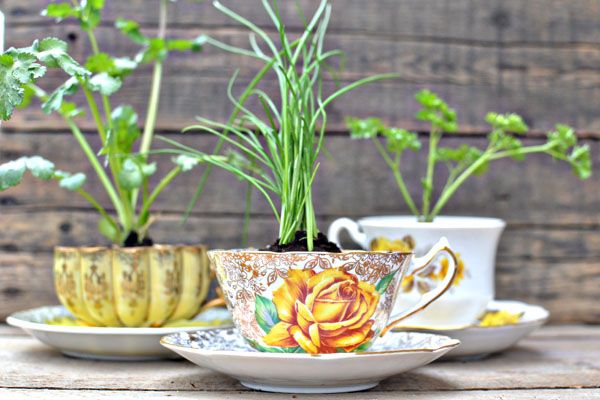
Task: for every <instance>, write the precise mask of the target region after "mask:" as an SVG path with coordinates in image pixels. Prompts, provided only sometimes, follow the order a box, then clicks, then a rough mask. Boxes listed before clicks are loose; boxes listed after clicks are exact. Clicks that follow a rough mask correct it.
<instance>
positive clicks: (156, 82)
mask: <svg viewBox="0 0 600 400" xmlns="http://www.w3.org/2000/svg"><path fill="white" fill-rule="evenodd" d="M167 3H168V0H160V11H159V17H158V38H159V39H164V38H165V36H166V33H167ZM162 73H163V61H162V60H160V59H159V60H156V61H155V62H154V69H153V71H152V84H151V88H150V100H149V102H148V110H147V111H146V121H145V122H144V133H143V134H142V142H141V144H140V153H141V155H142V156H143V157H145V158H146V157H147V155H148V151H150V146H151V145H152V137H153V136H154V128H155V127H156V118H157V114H158V103H159V100H160V86H161V81H162ZM138 195H139V189H135V190H134V191H133V192H132V195H131V199H132V200H131V203H132V204H133V205H134V206H135V204H137V200H138Z"/></svg>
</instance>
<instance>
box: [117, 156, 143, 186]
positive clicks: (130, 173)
mask: <svg viewBox="0 0 600 400" xmlns="http://www.w3.org/2000/svg"><path fill="white" fill-rule="evenodd" d="M117 179H118V181H119V185H120V186H121V187H122V188H123V189H125V190H133V189H137V188H139V187H140V186H142V183H143V182H144V174H143V173H142V170H141V168H140V166H139V165H138V164H137V163H136V162H135V161H133V160H132V159H131V158H128V159H126V160H125V161H124V162H123V167H122V169H121V171H119V173H118V175H117Z"/></svg>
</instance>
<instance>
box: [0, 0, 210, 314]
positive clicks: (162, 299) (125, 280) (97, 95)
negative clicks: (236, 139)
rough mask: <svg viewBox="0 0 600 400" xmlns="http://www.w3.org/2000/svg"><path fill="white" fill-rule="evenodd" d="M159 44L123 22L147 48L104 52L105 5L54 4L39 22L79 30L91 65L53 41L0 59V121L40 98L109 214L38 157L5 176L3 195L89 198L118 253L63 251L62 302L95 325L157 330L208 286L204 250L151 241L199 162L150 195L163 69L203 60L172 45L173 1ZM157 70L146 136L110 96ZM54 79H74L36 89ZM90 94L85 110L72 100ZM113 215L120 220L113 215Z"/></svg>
mask: <svg viewBox="0 0 600 400" xmlns="http://www.w3.org/2000/svg"><path fill="white" fill-rule="evenodd" d="M157 3H160V5H159V7H158V13H159V25H158V34H157V36H156V37H149V36H146V35H145V34H144V33H143V32H142V31H141V30H140V28H139V25H138V23H137V22H135V21H132V20H123V19H119V20H117V22H116V24H115V27H116V29H118V30H119V31H121V32H122V33H123V34H124V35H125V36H126V37H127V38H129V39H130V40H132V41H133V42H134V43H136V44H138V45H139V46H140V48H141V50H140V51H139V53H137V55H135V57H133V58H127V57H122V58H120V57H115V56H112V55H109V54H107V53H105V52H102V50H101V49H100V44H99V43H98V42H97V40H96V35H95V30H96V27H97V26H98V25H99V24H100V22H101V17H102V15H101V14H102V9H103V7H104V1H102V0H101V1H78V0H74V1H73V2H72V3H51V4H49V5H48V6H47V8H46V9H44V10H43V11H42V15H45V16H47V17H50V18H55V19H56V20H57V21H62V20H67V19H69V20H73V19H74V20H76V21H77V22H78V23H79V25H80V27H81V29H82V31H83V32H84V33H85V34H86V36H87V37H88V39H89V44H90V47H91V55H90V56H89V57H87V59H86V60H85V62H83V63H79V62H77V61H76V60H74V59H73V58H72V57H71V56H70V55H69V53H68V46H67V43H65V42H64V41H62V40H60V39H57V38H54V37H48V38H44V39H41V40H36V41H34V42H33V44H32V45H31V46H30V47H26V48H19V49H15V48H11V49H8V50H6V51H5V52H4V53H2V55H1V56H0V77H1V78H0V91H1V92H2V96H1V97H0V117H1V118H2V119H4V120H6V119H8V118H10V116H11V114H12V113H13V111H14V109H15V108H17V107H21V108H23V107H28V106H29V105H30V100H31V99H32V98H36V99H38V100H40V101H41V102H42V104H41V107H42V109H43V111H44V112H46V113H47V114H50V113H56V114H58V115H60V116H61V117H62V119H63V120H64V122H65V123H66V125H67V126H68V127H69V129H70V130H71V132H72V133H73V138H74V140H75V141H76V142H77V143H78V144H79V146H80V148H81V150H82V153H83V155H84V156H85V157H86V158H87V160H88V161H89V163H90V165H91V167H92V168H93V170H94V172H95V174H96V177H97V179H98V182H99V184H100V185H101V187H102V188H104V190H105V191H106V193H107V194H108V197H109V199H110V204H109V205H105V204H101V202H100V201H98V200H97V199H96V198H95V197H94V196H93V195H92V194H91V193H90V192H88V191H87V190H86V181H87V177H86V176H85V175H84V174H83V173H73V172H65V171H61V170H58V169H57V168H56V167H55V165H54V164H53V163H52V162H50V161H48V160H45V159H43V158H41V157H39V156H33V157H23V158H20V159H18V160H15V161H11V162H7V163H5V164H3V165H2V166H0V190H5V189H7V188H9V187H11V186H14V185H16V184H18V183H19V182H20V181H21V179H22V177H23V175H24V174H25V173H26V172H30V173H31V174H32V175H33V176H34V177H36V178H39V179H41V180H45V181H50V180H54V181H56V182H57V183H58V184H59V185H60V187H62V188H64V189H66V190H70V191H73V192H74V193H76V194H78V195H80V196H82V197H83V198H84V199H85V200H86V201H87V202H88V203H89V204H90V205H91V206H92V207H93V208H94V209H95V210H96V211H97V212H98V215H99V222H98V229H99V231H100V232H101V233H102V234H103V235H104V236H106V237H107V238H108V239H109V240H110V241H111V242H112V243H113V245H114V246H113V247H112V248H109V247H92V248H57V249H56V251H55V266H54V276H55V286H56V292H57V295H58V297H59V299H60V301H61V302H62V303H63V305H64V306H65V307H67V308H68V309H69V311H71V312H72V313H73V314H74V315H75V316H76V317H78V318H79V319H81V320H83V321H84V322H86V323H88V324H92V325H106V326H123V325H125V326H148V325H152V326H160V325H162V324H164V323H165V322H168V321H170V320H174V319H184V318H190V317H192V316H193V315H195V314H196V313H197V312H198V310H199V309H200V306H201V304H202V302H203V301H204V299H205V297H206V293H207V291H208V285H209V282H210V277H209V270H208V260H207V258H206V249H205V248H204V247H203V246H160V245H153V241H152V239H151V238H150V236H149V234H148V231H149V227H150V225H151V224H152V222H153V221H154V218H153V217H152V215H151V207H152V205H153V204H154V202H155V201H156V199H157V197H158V196H159V195H160V194H161V193H162V192H163V191H164V190H165V188H166V187H167V186H168V185H169V184H170V183H171V182H172V181H173V180H174V179H175V178H176V177H177V176H178V175H179V174H181V173H182V172H184V171H187V170H190V169H191V168H193V167H194V166H195V165H196V164H198V162H199V160H198V159H197V158H194V159H191V158H186V157H183V156H181V157H177V158H174V159H173V161H174V165H173V168H172V169H171V170H170V171H169V172H168V173H167V174H166V175H165V176H163V177H162V178H161V179H160V180H159V181H158V183H157V184H156V185H155V186H154V187H151V184H150V178H151V177H152V176H153V175H155V173H156V170H157V168H156V163H155V162H152V161H151V160H150V148H151V145H152V141H153V135H154V130H155V126H156V118H157V110H158V106H159V99H160V88H161V78H162V74H163V64H164V63H165V62H166V60H167V57H168V55H169V54H170V53H172V52H190V51H199V50H201V45H202V43H203V40H204V39H203V38H202V37H199V38H197V39H195V40H187V39H178V38H177V39H175V38H167V36H166V33H167V26H166V21H167V11H168V0H160V1H159V2H157ZM143 64H151V65H152V66H153V74H152V82H151V90H150V96H149V99H148V105H147V106H148V107H147V110H146V118H145V121H143V130H142V129H140V128H139V127H138V124H139V123H140V122H141V121H139V120H138V114H137V112H136V111H135V110H134V109H133V107H131V106H130V105H118V106H116V107H115V106H114V105H113V104H112V101H111V100H112V96H113V95H114V94H115V93H116V92H117V91H118V90H119V89H120V88H121V86H122V84H123V82H124V81H125V80H126V79H127V77H128V76H129V75H130V74H131V73H133V72H134V71H135V69H136V68H137V67H138V66H141V65H143ZM47 69H60V70H62V71H63V72H64V73H65V74H66V76H67V78H66V81H65V82H64V83H63V84H62V85H60V86H59V87H57V88H56V89H55V90H54V91H52V92H50V93H47V92H46V91H44V90H42V89H41V88H40V87H39V86H38V85H37V82H38V80H40V79H41V78H42V77H43V76H44V74H45V73H46V71H47ZM77 92H80V93H83V95H84V98H85V102H86V103H85V106H82V105H79V104H76V103H74V102H72V101H70V100H68V99H69V98H70V97H71V96H73V95H74V94H75V93H77ZM85 112H87V113H89V114H90V115H91V116H92V118H93V120H94V122H95V124H96V128H97V133H98V135H99V137H100V140H101V143H102V148H101V149H93V148H92V146H91V145H90V143H89V142H88V139H87V138H86V135H84V134H83V133H82V131H81V129H80V128H79V125H78V117H80V116H81V115H82V114H83V113H85ZM111 207H112V209H114V210H115V211H114V213H113V212H111V211H109V209H110V208H111Z"/></svg>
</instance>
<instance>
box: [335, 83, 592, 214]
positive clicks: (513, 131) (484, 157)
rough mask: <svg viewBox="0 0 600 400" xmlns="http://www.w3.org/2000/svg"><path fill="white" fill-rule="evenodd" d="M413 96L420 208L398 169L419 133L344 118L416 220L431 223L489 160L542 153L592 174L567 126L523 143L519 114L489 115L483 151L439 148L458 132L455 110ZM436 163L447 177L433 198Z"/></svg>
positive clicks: (585, 151) (431, 97) (584, 149)
mask: <svg viewBox="0 0 600 400" xmlns="http://www.w3.org/2000/svg"><path fill="white" fill-rule="evenodd" d="M415 98H416V100H417V101H418V102H419V104H420V105H421V109H420V110H419V111H418V112H417V114H416V117H417V119H418V120H421V121H426V122H428V123H429V124H430V132H429V142H428V149H427V168H426V172H425V175H424V177H423V179H422V180H421V182H422V200H421V208H419V207H418V206H417V202H416V201H415V200H414V199H413V197H412V195H411V193H410V191H409V190H408V187H407V185H406V180H405V177H404V175H403V173H402V169H401V163H402V156H403V154H404V152H405V151H406V150H411V151H415V152H417V151H419V150H420V149H421V147H422V146H421V142H420V140H419V135H418V134H417V133H415V132H410V131H408V130H406V129H401V128H390V127H387V126H385V125H384V124H383V123H382V122H381V120H379V119H377V118H368V119H358V118H347V120H346V122H347V125H348V128H349V130H350V134H351V136H352V137H353V138H355V139H371V140H372V142H373V144H374V145H375V148H376V149H377V151H378V152H379V154H380V155H381V157H382V158H383V160H384V161H385V163H386V165H387V166H388V167H389V169H390V170H391V171H392V173H393V174H394V179H395V181H396V184H397V186H398V189H399V190H400V193H401V195H402V197H403V198H404V201H405V203H406V205H407V206H408V208H409V209H410V211H411V213H412V214H414V215H415V216H416V217H418V218H419V219H420V220H421V221H424V222H431V221H433V220H434V218H435V217H436V216H437V215H439V213H440V212H441V211H442V209H443V208H444V206H446V204H447V203H448V201H449V200H450V199H451V198H452V196H453V195H454V194H455V193H456V191H457V190H458V189H459V188H460V186H461V185H462V184H464V183H465V181H467V180H468V179H469V178H470V177H472V176H474V175H482V174H484V173H485V172H486V171H487V170H488V168H489V164H490V163H491V162H492V161H495V160H500V159H503V158H512V159H514V160H517V161H521V160H524V159H525V156H526V155H528V154H534V153H544V154H548V155H550V156H551V157H552V158H554V159H555V160H560V161H564V162H567V163H568V164H569V165H570V166H571V168H572V171H573V173H574V174H575V175H576V176H577V177H579V178H580V179H588V178H589V177H590V176H591V173H592V163H591V159H590V150H589V147H588V146H587V145H578V144H577V136H576V134H575V131H574V130H573V128H571V127H569V126H566V125H561V124H558V125H556V127H555V129H554V130H552V131H550V132H548V134H547V141H546V143H544V144H540V145H531V146H524V145H523V143H522V142H521V140H519V139H518V136H519V135H525V134H527V132H528V131H529V127H528V126H527V124H525V122H524V121H523V119H522V118H521V117H520V116H519V115H517V114H498V113H488V114H487V116H486V122H487V123H488V124H489V125H490V132H489V134H488V144H487V146H486V147H485V148H484V149H480V148H478V147H474V146H469V145H466V144H463V145H461V146H458V147H456V148H450V147H441V146H440V142H441V140H442V137H443V135H444V134H445V133H447V134H452V133H455V132H457V130H458V125H457V119H456V111H455V110H454V109H452V108H450V107H449V106H448V104H446V102H444V101H443V100H442V99H441V98H440V97H439V96H438V95H437V94H435V93H433V92H431V91H429V90H422V91H420V92H418V93H417V94H416V96H415ZM381 137H383V138H384V139H385V145H384V144H383V143H382V142H381V141H380V138H381ZM438 163H443V164H445V165H446V166H447V168H448V177H447V180H446V182H445V184H444V186H443V187H442V190H441V193H440V195H439V197H438V199H437V201H435V202H433V188H434V172H435V169H436V165H437V164H438Z"/></svg>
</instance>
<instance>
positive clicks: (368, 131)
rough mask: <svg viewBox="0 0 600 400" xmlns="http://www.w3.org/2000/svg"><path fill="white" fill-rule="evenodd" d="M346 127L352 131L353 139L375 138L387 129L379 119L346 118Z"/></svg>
mask: <svg viewBox="0 0 600 400" xmlns="http://www.w3.org/2000/svg"><path fill="white" fill-rule="evenodd" d="M346 126H347V127H348V129H349V130H350V136H351V137H352V138H353V139H369V138H373V137H376V136H377V135H378V134H379V133H381V132H383V130H384V129H385V126H384V125H383V123H382V122H381V120H380V119H378V118H367V119H359V118H354V117H348V118H346Z"/></svg>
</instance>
